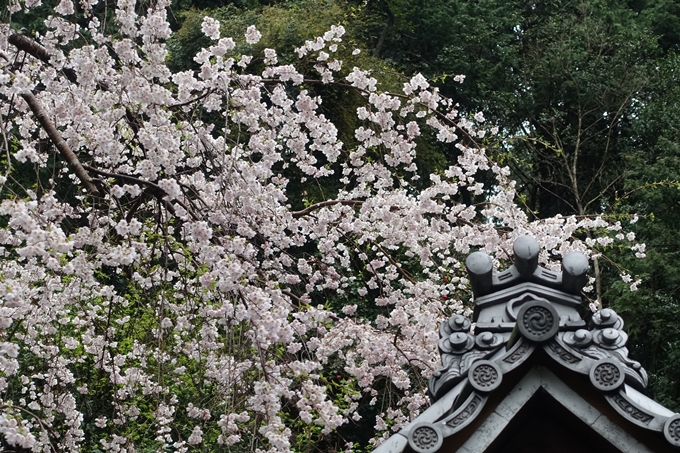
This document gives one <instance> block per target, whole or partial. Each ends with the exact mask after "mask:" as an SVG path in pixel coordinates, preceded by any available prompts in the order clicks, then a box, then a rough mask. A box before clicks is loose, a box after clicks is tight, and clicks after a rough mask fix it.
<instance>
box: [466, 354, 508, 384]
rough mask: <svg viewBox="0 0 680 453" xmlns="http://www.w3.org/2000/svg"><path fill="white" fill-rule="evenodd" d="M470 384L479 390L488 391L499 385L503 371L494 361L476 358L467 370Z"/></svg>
mask: <svg viewBox="0 0 680 453" xmlns="http://www.w3.org/2000/svg"><path fill="white" fill-rule="evenodd" d="M468 379H469V380H470V385H472V387H473V388H475V389H476V390H479V391H480V392H490V391H492V390H495V389H497V388H498V386H499V385H501V381H502V379H503V373H502V372H501V369H500V367H499V366H498V365H496V363H494V362H491V361H489V360H478V361H476V362H475V363H473V364H472V366H471V367H470V370H469V371H468Z"/></svg>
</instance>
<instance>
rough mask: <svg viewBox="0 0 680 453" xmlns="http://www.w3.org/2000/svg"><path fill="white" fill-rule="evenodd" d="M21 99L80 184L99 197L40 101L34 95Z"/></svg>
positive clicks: (27, 94)
mask: <svg viewBox="0 0 680 453" xmlns="http://www.w3.org/2000/svg"><path fill="white" fill-rule="evenodd" d="M21 97H23V98H24V100H25V101H26V103H27V104H28V106H29V107H30V109H31V111H32V112H33V114H34V115H35V117H36V119H37V120H38V122H39V123H40V125H41V126H42V128H43V129H44V130H45V132H46V133H47V136H48V137H49V138H50V140H52V143H54V146H55V147H56V148H57V150H58V151H59V153H60V154H61V157H63V158H64V160H65V161H66V162H67V163H68V164H69V166H70V167H71V168H72V169H73V172H74V173H75V174H76V176H77V177H78V179H80V182H82V183H83V186H85V189H86V190H87V191H88V192H89V193H90V194H91V195H99V191H98V190H97V188H96V187H95V186H94V184H93V183H92V180H91V179H90V176H89V175H88V174H87V172H86V171H85V168H83V166H82V164H81V163H80V161H79V160H78V157H77V156H76V155H75V153H74V152H73V151H71V148H70V147H69V146H68V144H67V143H66V141H65V140H64V139H63V138H62V136H61V134H60V133H59V131H58V130H57V128H56V127H55V125H54V124H52V121H50V119H49V118H48V117H47V114H46V113H45V111H44V110H43V108H42V106H41V105H40V102H39V101H38V99H36V97H35V96H34V95H33V94H32V93H24V94H22V95H21Z"/></svg>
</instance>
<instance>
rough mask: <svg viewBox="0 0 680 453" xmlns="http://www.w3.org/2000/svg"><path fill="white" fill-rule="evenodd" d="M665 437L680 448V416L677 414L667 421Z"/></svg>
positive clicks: (664, 430) (664, 428)
mask: <svg viewBox="0 0 680 453" xmlns="http://www.w3.org/2000/svg"><path fill="white" fill-rule="evenodd" d="M663 435H664V436H665V437H666V440H667V441H668V442H670V443H671V445H673V446H675V447H680V414H675V415H673V416H672V417H670V418H669V419H668V420H666V423H665V424H664V426H663Z"/></svg>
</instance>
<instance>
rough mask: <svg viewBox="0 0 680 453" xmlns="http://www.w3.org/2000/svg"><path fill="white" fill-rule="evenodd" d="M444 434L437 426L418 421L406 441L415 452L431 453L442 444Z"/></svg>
mask: <svg viewBox="0 0 680 453" xmlns="http://www.w3.org/2000/svg"><path fill="white" fill-rule="evenodd" d="M443 441H444V436H443V435H442V432H441V430H440V429H439V427H438V426H436V425H433V424H431V423H419V424H417V425H416V426H414V427H413V429H412V430H411V432H410V433H409V435H408V443H409V445H410V446H411V448H412V449H413V451H415V452H417V453H433V452H435V451H437V450H438V449H439V447H441V446H442V442H443Z"/></svg>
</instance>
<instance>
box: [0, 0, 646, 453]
mask: <svg viewBox="0 0 680 453" xmlns="http://www.w3.org/2000/svg"><path fill="white" fill-rule="evenodd" d="M39 3H40V2H35V1H33V2H31V1H25V2H20V3H17V4H14V3H13V4H12V5H13V7H14V8H15V9H16V8H31V7H34V6H36V5H38V4H39ZM94 5H96V2H93V1H90V2H87V1H81V2H80V3H79V7H80V8H82V9H85V10H86V11H91V10H92V7H93V6H94ZM151 5H152V6H148V5H147V6H144V7H142V6H140V5H138V4H136V3H135V2H133V1H132V0H119V1H118V2H116V6H115V11H114V16H115V21H116V26H117V27H118V30H119V31H118V32H117V33H116V34H114V35H107V34H106V33H105V32H104V31H103V30H105V27H104V25H103V24H102V23H101V22H100V21H99V19H98V18H97V17H96V15H92V14H90V15H88V16H87V17H88V18H87V20H88V21H89V26H88V29H87V34H88V36H91V39H87V40H86V39H84V38H83V36H84V34H83V33H82V32H83V31H84V30H81V29H80V28H79V27H80V26H81V25H79V24H78V22H76V20H75V18H74V17H72V14H73V11H74V7H75V6H74V4H73V3H72V2H70V1H68V0H62V2H61V3H60V4H59V6H58V7H57V8H56V9H55V11H54V16H50V17H49V18H46V20H45V25H46V26H47V27H48V33H46V34H45V35H44V36H37V37H33V38H31V42H32V44H31V45H33V46H35V47H30V46H28V47H26V46H24V47H23V48H19V47H18V46H17V45H15V44H11V43H10V41H11V40H10V39H9V37H10V34H11V32H10V30H9V28H8V27H3V28H2V29H1V30H2V36H0V47H1V49H0V50H1V52H2V54H1V55H0V96H1V97H2V99H3V102H2V103H0V123H1V125H2V126H1V127H2V131H1V132H2V136H3V140H4V143H5V144H7V143H13V145H12V146H11V147H6V152H7V153H9V157H10V159H9V160H6V161H3V164H2V167H1V168H0V172H1V173H2V179H1V180H0V193H1V197H2V198H1V202H0V216H1V217H0V218H2V222H1V223H0V225H2V227H1V229H0V283H1V284H0V337H1V338H0V434H1V435H2V436H3V437H4V440H5V441H6V442H7V444H8V445H13V446H20V447H22V448H32V449H33V450H34V451H48V450H49V449H55V450H59V451H69V452H72V451H79V450H81V449H83V448H85V447H86V442H94V444H96V448H99V449H101V450H103V451H112V452H113V451H115V452H132V451H140V450H142V449H144V450H150V449H153V450H158V451H160V450H163V451H195V450H198V449H208V450H218V449H219V448H221V447H219V446H220V445H227V446H234V445H239V444H244V443H246V442H247V443H248V445H247V446H243V447H242V448H243V449H247V448H250V446H251V445H252V446H254V448H255V449H256V451H262V452H264V451H267V452H272V453H273V452H287V451H292V450H293V449H294V448H295V445H296V442H298V441H299V439H300V438H301V436H303V434H304V433H306V432H312V431H311V427H316V428H319V429H318V430H316V431H314V432H316V433H317V434H316V435H317V436H320V437H323V436H330V435H332V433H333V432H334V431H335V430H337V429H338V428H339V427H342V426H344V425H347V424H349V423H361V424H362V426H367V427H375V430H376V436H375V438H374V440H373V443H379V442H380V441H381V440H382V439H384V438H386V436H388V435H389V434H390V433H392V432H394V431H396V430H398V429H399V428H400V427H402V426H403V425H404V424H406V423H408V422H409V421H410V420H411V419H413V417H415V416H416V415H417V414H418V413H419V412H420V411H421V410H422V409H423V408H424V407H425V406H426V405H427V404H428V400H427V397H426V396H425V393H424V388H425V382H426V380H427V378H428V377H429V376H430V374H431V373H432V372H433V371H434V370H435V369H436V368H437V367H438V364H439V356H438V353H437V346H436V345H437V339H438V334H437V328H438V325H439V323H440V322H441V321H442V320H443V319H445V318H446V317H447V316H449V315H451V314H453V313H468V308H466V307H469V305H464V301H465V300H467V294H468V293H469V285H468V281H467V279H466V274H465V271H464V264H463V261H464V258H465V256H466V254H468V253H470V252H471V251H474V250H483V251H485V252H487V253H489V254H490V255H491V256H492V257H494V263H495V265H498V264H499V263H500V262H502V261H505V260H507V259H509V258H510V256H508V251H510V250H512V243H513V241H514V239H515V238H516V237H517V236H520V235H525V234H531V235H533V236H535V237H536V238H537V240H538V242H539V243H541V244H542V245H543V249H542V251H541V255H540V260H541V262H542V263H543V264H544V265H547V266H556V265H559V264H558V260H559V257H561V256H563V255H564V254H566V253H568V252H570V251H572V250H580V251H582V252H584V253H586V254H588V255H590V254H591V253H593V250H596V249H597V248H598V247H600V248H601V247H605V246H607V245H609V244H610V241H618V242H623V243H629V244H633V245H634V251H636V252H637V253H638V254H639V255H640V254H644V245H642V244H636V243H635V242H634V237H631V235H630V234H628V235H626V234H625V233H620V232H619V230H621V226H620V225H619V224H612V223H609V222H607V221H605V220H604V219H602V218H592V219H590V218H575V217H559V216H558V217H554V218H550V219H545V220H540V221H529V220H528V218H527V216H526V214H525V213H524V212H523V211H522V209H521V208H520V207H519V206H518V205H517V204H516V202H515V198H516V193H515V184H514V182H513V181H512V180H511V179H510V178H509V170H508V169H507V168H506V167H502V166H500V165H499V164H497V163H495V162H493V161H492V160H491V159H490V158H489V157H488V156H487V155H486V153H485V150H484V149H483V148H482V147H480V146H479V145H477V144H476V143H477V142H478V141H479V139H481V138H482V137H484V135H485V134H487V133H488V132H487V130H486V129H483V128H481V126H480V124H481V123H482V122H483V121H484V117H483V115H482V114H481V113H478V114H476V115H474V121H472V120H471V119H470V118H469V117H467V116H466V115H463V114H460V113H459V109H460V108H461V107H459V106H458V105H457V104H456V103H455V102H453V101H452V100H450V99H447V98H445V97H444V96H442V95H441V94H440V93H439V91H438V90H437V89H436V88H435V87H432V86H430V84H429V82H428V81H427V80H426V79H425V78H424V77H423V76H421V75H416V76H414V77H412V78H411V79H410V80H409V81H408V82H406V83H405V84H404V89H403V92H402V93H396V94H391V93H386V92H383V91H381V90H380V89H379V86H378V81H377V80H376V78H374V77H372V76H371V74H370V72H368V71H365V70H362V69H360V68H353V69H352V70H343V66H342V62H341V61H340V60H338V59H337V58H335V57H334V55H336V53H337V52H338V48H339V46H342V45H344V44H343V38H342V37H343V35H344V33H345V30H344V28H342V27H341V26H337V27H333V28H332V29H331V30H329V31H328V32H327V33H326V34H325V35H324V36H322V37H318V38H316V39H313V40H310V41H307V42H306V43H305V44H304V45H303V46H302V47H300V48H299V49H297V53H298V55H299V57H300V58H307V59H309V58H312V59H313V60H314V70H315V71H316V72H315V73H314V74H303V73H300V72H298V70H297V69H296V68H295V67H294V66H292V65H287V64H281V65H280V64H279V63H278V57H277V54H276V52H275V51H274V50H273V49H265V50H264V52H263V54H262V55H253V56H250V55H241V54H238V53H236V52H235V51H234V49H235V43H236V42H237V41H238V40H239V39H244V38H245V41H246V42H247V43H249V44H255V43H257V42H258V41H259V40H260V38H261V34H260V32H259V31H257V29H256V28H255V27H249V28H248V29H247V32H246V34H245V37H241V38H233V39H232V38H229V37H221V34H220V27H219V22H218V21H217V20H215V19H213V18H210V17H206V18H205V19H204V20H203V22H202V24H201V30H202V31H203V33H204V34H205V35H207V36H208V37H209V38H211V42H212V43H211V45H210V46H209V47H208V48H204V49H202V50H201V51H200V52H199V53H198V54H197V55H196V57H195V62H196V63H197V64H198V65H199V69H198V70H197V71H184V72H178V73H172V72H171V71H170V70H169V69H168V67H167V66H166V64H165V61H166V57H167V54H168V50H167V48H166V43H165V41H166V39H167V38H168V37H169V36H170V28H169V25H168V23H167V18H166V8H167V6H168V3H167V2H165V1H162V0H159V1H156V2H152V3H151ZM37 48H38V49H40V50H41V52H44V54H43V53H40V52H37V51H36V50H35V49H37ZM44 55H46V57H45V56H44ZM18 61H21V62H22V64H20V65H18V64H16V63H17V62H18ZM254 61H262V62H264V63H265V64H264V69H260V70H261V71H263V72H260V73H256V72H255V70H253V69H252V68H254V67H260V68H262V66H257V65H254V64H253V62H254ZM462 79H463V78H462V76H461V77H458V78H457V80H460V81H461V82H462ZM303 83H304V85H302V84H303ZM336 83H337V84H338V86H344V87H345V88H346V89H348V90H354V91H355V92H357V93H360V94H361V95H362V96H363V100H364V103H363V105H362V106H360V107H359V108H358V109H357V112H356V113H357V127H356V129H355V130H354V134H353V135H354V142H353V143H351V144H346V143H343V142H342V141H341V140H340V139H339V132H338V128H337V127H336V125H334V124H333V122H332V121H331V120H330V119H329V118H328V117H327V116H325V115H324V114H323V113H322V109H321V106H322V103H323V102H324V100H323V99H322V98H321V97H320V96H318V95H317V94H315V91H314V90H313V89H312V88H311V87H313V86H321V85H324V84H336ZM36 87H40V89H36ZM347 87H349V88H347ZM36 106H37V107H36ZM38 109H40V110H38ZM38 111H41V112H42V113H43V114H44V115H38V114H37V113H36V112H38ZM202 118H212V120H211V121H206V120H204V119H202ZM215 118H219V120H215ZM50 127H51V128H52V129H53V130H54V131H56V132H50V133H52V134H53V135H54V134H56V135H58V136H59V137H60V139H61V141H63V146H62V145H60V146H61V147H60V148H59V153H57V151H56V150H55V149H54V148H53V147H50V146H45V142H46V139H47V138H48V137H49V138H50V140H52V141H53V142H55V140H56V139H55V138H54V137H53V135H49V134H48V129H50ZM426 129H428V130H430V131H431V132H432V135H433V136H435V137H436V139H437V140H438V141H440V142H442V143H451V144H452V146H455V147H456V148H457V150H458V152H459V157H458V158H457V160H456V161H455V162H453V163H451V165H450V166H449V167H448V168H446V169H444V170H443V171H442V172H441V173H439V174H433V175H430V176H429V180H428V181H418V179H419V175H418V172H417V170H418V168H417V148H418V140H419V139H420V137H421V135H422V132H423V130H426ZM15 145H16V146H15ZM55 146H56V142H55ZM63 149H68V150H71V151H72V153H73V155H74V157H75V159H76V160H75V161H74V160H73V159H71V160H68V159H67V158H66V157H64V156H65V155H66V154H65V152H64V151H63ZM27 162H30V163H32V164H33V165H35V167H36V168H37V169H39V170H40V172H43V173H44V172H47V170H49V172H52V177H51V178H49V180H44V179H43V180H40V181H39V182H38V181H34V183H35V184H34V185H32V186H28V187H23V186H21V184H20V183H19V182H12V181H15V179H16V178H15V175H16V172H17V171H18V170H17V169H18V168H24V167H19V165H20V164H22V163H27ZM55 162H56V163H55ZM76 164H78V165H80V168H81V169H82V172H80V173H79V172H78V171H77V170H76V169H77V167H78V165H76ZM480 172H486V174H487V176H488V175H491V181H490V182H486V183H485V182H482V181H481V180H479V175H480ZM36 173H37V172H36ZM83 175H85V176H83ZM487 179H488V178H487ZM331 182H333V183H338V184H339V186H338V187H339V189H337V190H335V191H333V192H327V193H324V197H325V199H311V198H305V195H304V194H305V193H307V190H310V191H311V190H312V189H313V188H319V187H331V186H333V184H331ZM416 183H417V184H420V185H419V186H418V185H417V184H416ZM22 184H23V183H22ZM88 184H89V185H88ZM65 186H68V187H71V189H69V191H68V193H64V189H63V187H65ZM336 186H337V184H336ZM38 187H39V188H40V189H39V190H38V189H37V188H38ZM416 187H424V188H423V189H416ZM461 190H469V191H471V192H472V193H474V194H478V195H480V196H481V195H483V194H486V195H485V201H484V202H483V203H481V204H477V205H465V204H462V203H460V202H458V201H456V200H457V199H458V197H457V195H458V194H459V193H460V192H461ZM300 193H302V194H303V195H299V194H300ZM296 194H298V195H296ZM296 197H298V198H299V197H302V198H304V199H303V200H302V201H300V200H298V199H296ZM584 230H591V231H593V234H594V236H593V239H592V241H590V240H589V241H586V242H582V241H580V240H578V239H575V238H574V234H575V233H576V232H578V231H584ZM610 232H612V234H609V233H610ZM618 234H621V236H618V237H617V236H616V235H618ZM623 278H624V280H625V281H628V282H632V281H633V279H632V277H630V276H627V275H624V277H623ZM633 284H634V285H635V284H636V282H633ZM374 406H379V407H380V411H379V412H380V414H379V415H378V416H377V417H373V419H368V418H367V417H366V412H365V411H366V410H367V409H366V408H368V410H369V411H374ZM305 427H310V429H309V430H307V429H306V428H305ZM86 430H87V433H88V435H87V436H86ZM94 444H92V445H89V446H87V448H88V449H91V448H95V445H94ZM351 447H352V446H351V445H350V446H348V448H351ZM357 447H361V446H357ZM239 448H241V447H239ZM342 448H344V446H342Z"/></svg>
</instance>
